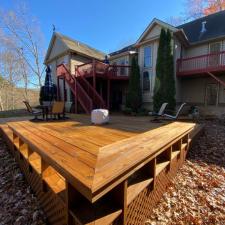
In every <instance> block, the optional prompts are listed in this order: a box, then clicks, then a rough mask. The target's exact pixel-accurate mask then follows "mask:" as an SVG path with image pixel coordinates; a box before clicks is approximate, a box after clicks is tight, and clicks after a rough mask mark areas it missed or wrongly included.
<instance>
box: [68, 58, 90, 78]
mask: <svg viewBox="0 0 225 225" xmlns="http://www.w3.org/2000/svg"><path fill="white" fill-rule="evenodd" d="M90 61H91V59H89V58H86V57H83V56H80V55H72V56H71V63H70V66H71V68H70V70H71V73H72V74H75V66H78V65H81V64H84V63H88V62H90Z"/></svg>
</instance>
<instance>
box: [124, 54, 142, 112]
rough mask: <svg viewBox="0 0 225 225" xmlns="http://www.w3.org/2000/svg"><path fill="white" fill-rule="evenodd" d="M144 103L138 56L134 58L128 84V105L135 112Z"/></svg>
mask: <svg viewBox="0 0 225 225" xmlns="http://www.w3.org/2000/svg"><path fill="white" fill-rule="evenodd" d="M141 104H142V96H141V86H140V69H139V65H138V63H137V60H136V58H135V57H134V58H133V59H132V64H131V73H130V79H129V86H128V95H127V101H126V105H127V107H128V108H131V109H132V111H133V112H137V111H138V109H139V108H140V107H141Z"/></svg>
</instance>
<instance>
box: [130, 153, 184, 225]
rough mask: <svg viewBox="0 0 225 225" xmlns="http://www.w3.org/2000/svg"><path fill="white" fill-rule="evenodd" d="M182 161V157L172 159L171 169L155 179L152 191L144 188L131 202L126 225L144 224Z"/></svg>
mask: <svg viewBox="0 0 225 225" xmlns="http://www.w3.org/2000/svg"><path fill="white" fill-rule="evenodd" d="M182 161H183V157H182V155H181V156H177V157H176V158H174V159H173V160H172V162H171V169H170V170H168V168H165V169H164V170H162V172H161V173H160V174H159V175H158V176H157V177H156V180H155V188H154V190H152V187H151V186H149V187H147V188H145V189H144V190H143V191H142V192H141V193H140V194H139V195H138V196H137V198H136V199H135V200H134V201H132V202H131V204H130V205H129V206H128V211H127V225H136V224H137V225H138V224H144V222H145V220H146V219H147V218H148V217H149V216H150V215H151V212H152V210H153V208H154V206H155V205H156V203H157V202H158V201H159V200H160V199H161V197H162V195H163V193H164V192H165V190H166V188H167V187H168V186H169V185H170V183H171V180H172V178H174V177H175V175H176V172H177V170H178V169H179V167H180V166H181V165H182Z"/></svg>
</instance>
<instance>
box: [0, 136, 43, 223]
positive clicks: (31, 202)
mask: <svg viewBox="0 0 225 225" xmlns="http://www.w3.org/2000/svg"><path fill="white" fill-rule="evenodd" d="M44 224H46V223H45V215H44V213H43V211H42V210H41V208H40V206H39V204H38V201H37V198H36V197H35V195H34V194H33V193H32V191H31V189H30V187H29V186H28V184H27V183H26V181H25V180H24V176H23V174H22V173H21V171H20V169H19V167H18V164H17V163H16V161H15V160H14V158H13V157H12V156H11V155H10V154H9V152H8V151H7V147H6V145H5V143H4V142H3V140H2V138H0V225H44Z"/></svg>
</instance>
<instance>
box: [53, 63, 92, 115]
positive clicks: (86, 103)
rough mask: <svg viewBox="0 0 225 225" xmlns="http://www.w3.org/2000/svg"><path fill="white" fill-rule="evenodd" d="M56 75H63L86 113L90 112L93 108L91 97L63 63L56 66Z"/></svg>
mask: <svg viewBox="0 0 225 225" xmlns="http://www.w3.org/2000/svg"><path fill="white" fill-rule="evenodd" d="M57 76H63V77H64V78H65V80H66V82H67V84H68V85H69V87H70V88H71V91H72V92H73V94H74V95H75V97H76V98H77V100H78V101H79V103H80V104H81V106H82V107H83V109H84V110H85V112H86V113H91V110H92V109H93V102H92V99H91V98H90V97H89V96H88V94H87V93H86V91H85V90H84V89H83V87H82V86H81V85H80V83H79V81H78V80H77V78H76V77H74V76H72V75H71V73H70V72H69V70H68V69H67V68H66V66H65V65H64V64H61V65H59V66H57Z"/></svg>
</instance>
